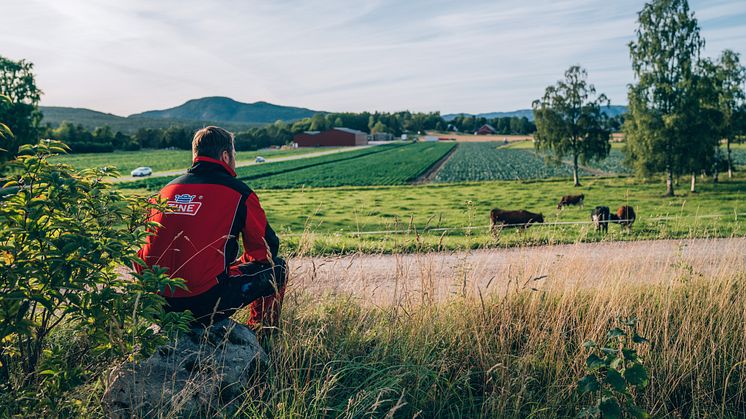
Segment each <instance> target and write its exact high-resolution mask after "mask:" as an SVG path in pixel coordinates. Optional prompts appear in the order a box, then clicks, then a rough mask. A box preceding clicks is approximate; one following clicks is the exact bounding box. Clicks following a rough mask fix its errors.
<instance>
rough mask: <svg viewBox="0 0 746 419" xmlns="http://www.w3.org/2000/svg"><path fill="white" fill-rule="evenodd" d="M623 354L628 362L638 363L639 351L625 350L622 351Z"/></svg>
mask: <svg viewBox="0 0 746 419" xmlns="http://www.w3.org/2000/svg"><path fill="white" fill-rule="evenodd" d="M622 354H623V355H624V359H626V360H627V361H633V362H634V361H637V351H636V350H634V349H627V348H624V349H622Z"/></svg>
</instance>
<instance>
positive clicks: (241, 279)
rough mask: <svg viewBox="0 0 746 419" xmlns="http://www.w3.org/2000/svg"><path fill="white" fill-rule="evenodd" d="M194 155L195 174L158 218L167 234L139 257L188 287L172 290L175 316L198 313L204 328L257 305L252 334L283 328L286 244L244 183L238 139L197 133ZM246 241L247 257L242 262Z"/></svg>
mask: <svg viewBox="0 0 746 419" xmlns="http://www.w3.org/2000/svg"><path fill="white" fill-rule="evenodd" d="M192 155H193V160H194V161H193V164H192V167H191V168H190V169H189V171H188V172H187V174H185V175H183V176H181V177H179V178H176V179H174V180H173V181H171V183H169V184H168V185H166V186H165V187H164V188H163V189H161V191H160V193H159V195H160V198H161V199H163V200H166V201H167V202H168V206H169V207H170V211H167V212H165V213H164V212H160V211H153V212H152V213H151V214H150V220H152V221H156V222H158V223H160V224H161V227H159V228H157V229H156V231H155V232H154V233H155V234H154V235H151V236H150V237H148V238H147V243H146V244H145V246H144V247H143V248H142V249H140V251H139V253H138V255H139V256H140V258H142V260H143V261H145V263H146V264H147V265H148V266H154V265H158V266H161V267H165V268H168V274H169V275H170V276H171V277H174V278H184V280H185V281H186V285H187V288H188V289H186V290H183V289H167V290H165V292H164V294H163V295H164V297H165V298H166V301H167V302H168V307H167V310H169V311H186V310H190V311H191V312H192V314H193V315H194V317H195V319H196V320H197V321H198V322H199V323H201V324H210V323H215V322H218V321H220V320H222V319H225V318H227V317H229V316H230V315H232V314H233V313H234V312H235V311H236V310H238V309H239V308H241V307H243V306H246V305H249V306H250V310H251V313H250V318H249V321H248V325H249V326H250V327H253V328H255V329H257V328H258V327H260V326H265V327H266V326H276V325H277V322H278V320H279V315H280V306H281V304H282V299H283V296H284V293H285V282H286V279H287V270H286V266H285V261H284V260H282V259H280V258H278V257H277V251H278V248H279V245H280V241H279V239H278V238H277V235H276V234H275V232H274V230H272V227H270V225H269V223H268V222H267V218H266V216H265V214H264V210H263V209H262V207H261V205H260V204H259V198H257V196H256V194H255V193H254V192H253V191H252V190H251V189H249V187H248V186H246V184H244V183H243V182H241V181H240V180H238V179H236V172H235V168H236V150H235V148H234V143H233V134H231V133H229V132H228V131H226V130H224V129H222V128H218V127H213V126H210V127H207V128H203V129H201V130H199V131H197V132H196V133H195V134H194V139H193V141H192ZM239 234H240V236H241V238H242V243H243V254H242V255H241V258H240V259H239V260H236V257H237V256H238V251H239V245H238V236H239Z"/></svg>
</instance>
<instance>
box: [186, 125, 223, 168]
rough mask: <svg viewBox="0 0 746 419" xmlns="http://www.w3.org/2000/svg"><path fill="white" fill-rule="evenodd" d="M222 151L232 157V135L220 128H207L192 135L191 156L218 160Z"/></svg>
mask: <svg viewBox="0 0 746 419" xmlns="http://www.w3.org/2000/svg"><path fill="white" fill-rule="evenodd" d="M223 151H227V152H228V153H229V154H231V156H232V155H233V154H232V153H233V134H232V133H230V132H228V131H226V130H224V129H223V128H220V127H215V126H209V127H205V128H202V129H201V130H199V131H197V132H195V133H194V139H192V156H193V157H195V158H196V157H198V156H203V157H211V158H213V159H216V160H220V156H221V155H222V154H223Z"/></svg>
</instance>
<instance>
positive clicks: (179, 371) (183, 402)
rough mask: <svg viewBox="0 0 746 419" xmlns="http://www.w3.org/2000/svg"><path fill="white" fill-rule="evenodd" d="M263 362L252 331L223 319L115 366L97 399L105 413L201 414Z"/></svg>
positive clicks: (231, 394)
mask: <svg viewBox="0 0 746 419" xmlns="http://www.w3.org/2000/svg"><path fill="white" fill-rule="evenodd" d="M266 362H267V354H266V353H265V352H264V350H263V349H262V348H261V346H260V345H259V342H258V341H257V338H256V335H255V334H254V332H253V331H251V330H250V329H249V328H247V327H246V326H244V325H242V324H238V323H236V322H234V321H233V320H230V319H226V320H223V321H220V322H217V323H215V324H214V325H212V326H211V327H207V328H204V327H196V328H193V329H191V331H190V332H188V333H184V334H180V335H178V336H177V337H176V339H175V340H174V341H172V342H171V343H170V344H168V345H166V346H163V347H161V348H159V349H158V350H157V351H156V353H155V354H153V355H152V356H151V357H150V358H148V359H147V360H144V361H141V362H129V363H126V364H124V365H122V366H121V367H119V368H116V369H115V370H114V371H113V373H112V374H111V376H110V380H109V385H108V388H107V390H106V392H105V394H104V398H103V400H102V402H103V405H104V407H105V409H106V413H107V415H108V416H109V417H133V416H135V417H142V416H146V417H152V416H177V417H189V416H203V415H204V414H206V413H207V410H208V409H214V408H215V407H217V406H224V405H228V404H230V403H231V401H232V400H234V399H235V398H236V397H237V396H239V395H240V394H241V393H242V392H243V389H244V388H245V386H246V384H247V383H248V382H249V379H250V378H251V377H252V375H254V373H255V372H256V371H257V369H259V368H261V367H262V366H264V365H265V364H266Z"/></svg>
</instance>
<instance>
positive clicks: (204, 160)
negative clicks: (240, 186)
mask: <svg viewBox="0 0 746 419" xmlns="http://www.w3.org/2000/svg"><path fill="white" fill-rule="evenodd" d="M199 163H207V164H206V165H204V166H207V167H209V166H212V165H218V166H220V167H221V168H223V169H224V170H225V171H226V172H228V174H229V175H231V176H233V177H236V171H235V170H233V169H231V167H230V166H228V165H227V164H225V163H224V162H223V161H222V160H216V159H213V158H211V157H205V156H198V157H197V158H196V159H194V162H192V168H191V169H189V171H190V172H192V171H194V169H195V168H197V166H200V164H199Z"/></svg>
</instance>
